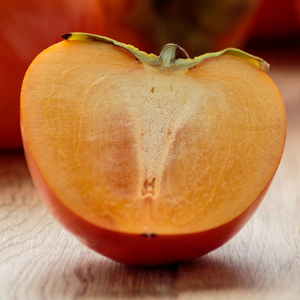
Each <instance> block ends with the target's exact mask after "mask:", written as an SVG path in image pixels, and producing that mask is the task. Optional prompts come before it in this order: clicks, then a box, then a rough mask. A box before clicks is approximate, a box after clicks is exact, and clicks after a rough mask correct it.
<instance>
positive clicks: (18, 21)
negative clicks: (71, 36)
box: [0, 0, 103, 149]
mask: <svg viewBox="0 0 300 300" xmlns="http://www.w3.org/2000/svg"><path fill="white" fill-rule="evenodd" d="M102 22H103V17H102V11H101V8H100V3H99V1H97V0H51V1H49V0H26V1H24V0H9V1H6V0H1V1H0V42H1V43H0V54H1V55H0V128H1V130H0V149H11V148H18V147H21V146H22V141H21V133H20V113H19V106H20V101H19V99H20V89H21V84H22V80H23V77H24V74H25V71H26V69H27V68H28V66H29V65H30V63H31V61H32V60H33V59H34V57H35V56H36V55H37V54H38V53H40V52H41V51H42V50H44V49H45V48H47V47H49V46H50V45H52V44H53V43H56V42H58V41H59V40H60V39H61V38H60V35H61V34H63V33H66V32H69V31H84V32H91V33H98V34H103V29H102V28H103V24H102Z"/></svg>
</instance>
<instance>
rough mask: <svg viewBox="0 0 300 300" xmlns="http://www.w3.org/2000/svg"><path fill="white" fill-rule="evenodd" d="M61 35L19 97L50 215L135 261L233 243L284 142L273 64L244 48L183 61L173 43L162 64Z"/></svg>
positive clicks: (123, 48) (98, 40) (103, 41)
mask: <svg viewBox="0 0 300 300" xmlns="http://www.w3.org/2000/svg"><path fill="white" fill-rule="evenodd" d="M63 37H64V38H65V39H66V40H65V41H62V42H60V43H58V44H55V45H53V46H52V47H50V48H48V49H46V50H45V51H43V52H42V53H41V54H40V55H39V56H37V58H36V59H35V60H34V61H33V63H32V64H31V66H30V67H29V69H28V71H27V73H26V76H25V79H24V81H23V87H22V93H21V126H22V135H23V142H24V148H25V153H26V157H27V161H28V165H29V168H30V171H31V174H32V177H33V180H34V182H35V184H36V187H37V189H38V190H39V192H40V194H41V196H42V198H43V200H44V201H45V203H46V205H47V207H48V208H49V209H50V211H51V212H52V213H53V215H54V216H55V217H56V218H57V219H58V220H59V221H60V223H61V224H62V225H64V226H65V227H66V228H67V229H68V230H70V231H71V232H72V233H74V234H75V236H77V238H78V239H79V240H80V241H82V242H83V243H84V244H86V245H87V246H89V247H90V248H92V249H94V250H96V251H98V252H99V253H101V254H103V255H105V256H107V257H110V258H112V259H114V260H116V261H119V262H123V263H129V264H135V265H154V264H164V263H172V262H176V261H182V260H188V259H193V258H196V257H199V256H202V255H204V254H206V253H208V252H209V251H212V250H214V249H216V248H217V247H219V246H221V245H222V244H224V243H225V242H226V241H228V240H229V239H230V238H231V237H232V236H234V234H236V233H237V232H238V231H239V230H240V228H241V227H242V226H243V225H244V224H245V223H246V222H247V220H248V219H249V218H250V217H251V215H252V214H253V213H254V211H255V210H256V208H257V207H258V205H259V204H260V202H261V200H262V198H263V196H264V195H265V193H266V191H267V189H268V187H269V185H270V183H271V181H272V178H273V176H274V174H275V172H276V169H277V167H278V165H279V162H280V159H281V156H282V152H283V148H284V143H285V135H286V115H285V107H284V103H283V101H282V98H281V95H280V93H279V91H278V89H277V88H276V86H275V85H274V83H273V82H272V81H271V79H270V78H269V77H268V76H267V75H266V74H265V72H264V71H263V70H266V69H267V68H268V64H267V63H266V62H264V61H263V60H262V59H259V58H257V57H254V56H251V55H249V54H247V53H245V52H242V51H239V50H236V49H226V50H224V51H221V52H217V53H211V54H206V55H203V56H199V57H196V58H194V59H189V58H186V59H185V58H177V56H176V55H177V54H176V53H178V51H181V52H182V54H183V55H181V57H182V56H184V54H185V52H184V50H183V49H181V48H180V47H178V46H176V45H174V44H169V45H166V46H165V47H164V48H163V50H162V52H161V54H160V56H159V57H157V56H155V55H153V54H150V55H148V54H146V53H144V52H140V51H138V50H137V49H136V48H134V47H132V46H128V45H124V44H121V43H118V42H116V41H114V40H110V39H107V38H103V37H99V36H94V35H88V34H80V33H73V34H67V35H64V36H63ZM262 69H263V70H262Z"/></svg>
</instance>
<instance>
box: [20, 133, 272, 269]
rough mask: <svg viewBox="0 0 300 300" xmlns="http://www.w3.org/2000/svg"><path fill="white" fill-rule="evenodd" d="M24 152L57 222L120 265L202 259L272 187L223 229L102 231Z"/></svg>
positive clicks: (231, 233)
mask: <svg viewBox="0 0 300 300" xmlns="http://www.w3.org/2000/svg"><path fill="white" fill-rule="evenodd" d="M23 137H24V138H23V144H24V151H25V155H26V160H27V164H28V167H29V169H30V173H31V176H32V179H33V181H34V184H35V186H36V188H37V189H38V191H39V193H40V195H41V197H42V199H43V202H44V203H45V205H46V207H47V208H48V210H49V211H50V212H51V214H52V215H53V216H54V217H55V218H56V220H57V221H58V222H59V223H60V224H61V225H62V226H64V227H65V228H66V229H67V230H68V231H70V232H71V233H72V234H74V236H76V238H77V239H78V240H79V241H80V242H82V243H83V244H85V245H86V246H87V247H89V248H90V249H92V250H94V251H96V252H98V253H101V254H102V255H104V256H106V257H108V258H110V259H112V260H115V261H117V262H120V263H124V264H129V265H135V266H154V265H163V264H171V263H176V262H181V261H187V260H192V259H196V258H199V257H201V256H203V255H205V254H207V253H209V252H211V251H213V250H215V249H217V248H219V247H220V246H222V245H224V244H225V243H226V242H228V241H229V240H230V239H231V238H232V237H234V236H235V235H236V234H237V233H238V232H239V231H240V230H241V228H242V227H243V226H244V225H245V224H246V223H247V222H248V221H249V219H250V218H251V217H252V215H253V214H254V213H255V211H256V210H257V208H258V207H259V205H260V203H261V202H262V200H263V198H264V197H265V195H266V193H267V191H268V189H269V187H270V185H271V183H272V180H273V177H272V179H271V180H270V182H269V183H268V185H267V186H266V188H265V189H264V190H263V191H262V193H261V194H260V195H259V197H258V198H257V199H256V200H255V201H254V202H253V203H252V205H251V206H250V207H248V208H247V209H246V210H245V211H244V212H243V213H242V214H240V215H239V216H238V217H236V218H235V219H233V220H232V221H230V222H228V223H226V224H223V225H221V226H219V227H216V228H213V229H210V230H207V231H202V232H198V233H191V234H179V235H155V234H153V235H151V234H150V235H148V236H147V235H143V234H127V233H124V232H116V231H112V230H107V229H104V228H101V227H98V226H96V225H94V224H92V223H89V222H88V221H86V220H84V219H82V218H81V217H80V216H78V215H76V214H75V213H73V212H72V211H71V210H70V209H68V208H67V207H66V206H65V205H63V204H62V203H61V201H60V200H59V199H58V198H57V197H56V196H55V195H54V193H53V192H52V191H51V190H50V189H49V187H48V185H47V183H46V182H45V180H44V179H43V176H42V175H41V173H40V171H39V170H38V167H37V165H36V163H35V161H34V159H33V157H32V155H31V153H30V151H29V149H28V144H27V141H26V137H25V134H23ZM183 245H184V246H183Z"/></svg>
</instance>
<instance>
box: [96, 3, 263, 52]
mask: <svg viewBox="0 0 300 300" xmlns="http://www.w3.org/2000/svg"><path fill="white" fill-rule="evenodd" d="M99 1H101V3H102V4H103V9H104V11H105V15H106V17H107V18H106V24H107V26H106V30H107V31H106V36H108V37H110V38H113V39H116V40H118V41H120V42H123V43H126V44H132V45H134V46H136V47H138V48H139V49H140V50H144V51H147V52H153V53H156V54H158V53H159V51H160V49H161V48H162V46H163V45H165V44H167V43H176V44H178V45H180V46H181V47H183V48H184V49H185V50H186V51H187V52H188V53H189V54H190V56H191V57H194V56H196V55H200V54H203V53H206V52H210V51H217V50H221V49H223V48H227V47H238V48H241V47H242V46H243V45H244V43H245V41H246V40H247V38H248V33H250V30H251V27H252V22H253V18H254V16H255V13H256V9H257V6H258V2H259V0H201V1H199V0H144V1H140V0H99Z"/></svg>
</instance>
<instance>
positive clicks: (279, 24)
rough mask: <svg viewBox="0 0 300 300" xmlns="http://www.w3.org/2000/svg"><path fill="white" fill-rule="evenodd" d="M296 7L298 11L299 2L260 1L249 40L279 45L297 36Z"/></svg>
mask: <svg viewBox="0 0 300 300" xmlns="http://www.w3.org/2000/svg"><path fill="white" fill-rule="evenodd" d="M297 7H298V8H299V9H300V1H299V0H285V1H282V0H261V2H260V5H259V8H258V12H257V15H256V18H255V22H254V26H253V29H252V32H251V35H250V40H251V41H257V42H262V43H265V44H266V43H268V42H269V41H272V42H276V41H278V43H279V42H284V41H287V40H288V39H291V38H294V37H295V36H297V35H298V36H299V33H300V22H299V21H298V20H297Z"/></svg>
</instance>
